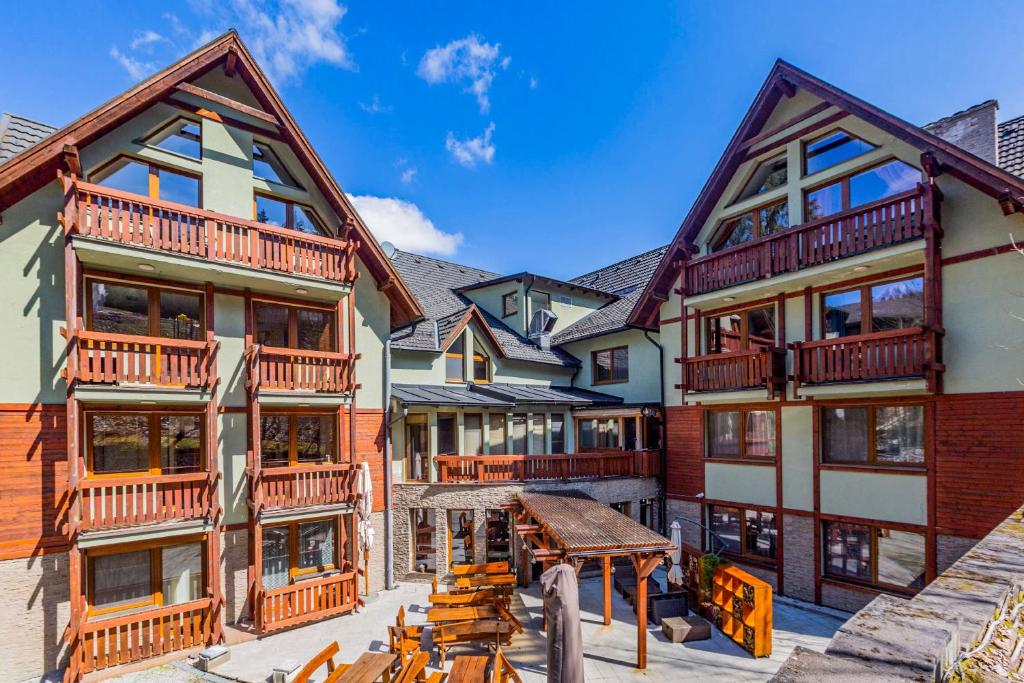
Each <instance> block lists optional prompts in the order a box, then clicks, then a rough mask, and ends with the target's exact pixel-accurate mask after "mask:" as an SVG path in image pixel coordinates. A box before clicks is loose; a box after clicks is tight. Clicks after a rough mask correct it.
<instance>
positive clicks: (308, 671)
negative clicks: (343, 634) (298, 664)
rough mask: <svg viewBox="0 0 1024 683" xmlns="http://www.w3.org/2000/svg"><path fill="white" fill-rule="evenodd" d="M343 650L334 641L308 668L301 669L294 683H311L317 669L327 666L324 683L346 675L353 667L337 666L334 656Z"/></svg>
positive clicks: (309, 663)
mask: <svg viewBox="0 0 1024 683" xmlns="http://www.w3.org/2000/svg"><path fill="white" fill-rule="evenodd" d="M340 650H341V648H339V647H338V641H334V642H333V643H331V644H330V645H328V646H327V647H325V648H324V649H323V650H321V651H320V652H319V654H317V656H316V657H313V659H311V660H309V661H308V662H307V663H306V666H304V667H302V668H301V669H299V673H297V674H295V678H293V679H292V683H309V679H310V677H311V676H312V675H313V674H314V673H316V671H317V669H319V668H320V667H321V666H324V665H325V664H326V665H327V678H326V679H324V682H325V683H327V682H328V681H330V682H331V683H333V681H336V680H337V679H338V678H340V677H341V674H343V673H345V671H347V670H348V669H349V667H350V666H351V665H350V664H335V663H334V655H336V654H338V652H339V651H340Z"/></svg>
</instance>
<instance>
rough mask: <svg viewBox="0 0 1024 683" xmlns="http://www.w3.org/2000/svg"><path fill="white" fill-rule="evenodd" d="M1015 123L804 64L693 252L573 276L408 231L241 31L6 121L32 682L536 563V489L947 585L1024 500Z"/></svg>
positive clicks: (8, 472)
mask: <svg viewBox="0 0 1024 683" xmlns="http://www.w3.org/2000/svg"><path fill="white" fill-rule="evenodd" d="M996 109H997V106H996V104H995V103H994V102H987V103H984V104H982V105H978V106H977V107H973V108H971V109H969V110H967V111H964V112H960V113H959V114H956V115H954V116H952V117H949V118H947V119H943V120H941V121H938V122H935V123H934V124H930V125H928V126H924V127H919V126H914V125H911V124H908V123H906V122H904V121H902V120H900V119H898V118H896V117H894V116H892V115H890V114H888V113H886V112H884V111H881V110H879V109H878V108H877V107H873V106H872V105H870V104H868V103H866V102H864V101H862V100H859V99H857V98H855V97H853V96H851V95H849V94H847V93H844V92H842V91H840V90H839V89H837V88H835V87H833V86H831V85H829V84H827V83H824V82H822V81H820V80H818V79H816V78H814V77H812V76H810V75H809V74H806V73H804V72H802V71H800V70H798V69H796V68H794V67H792V66H789V65H787V64H784V63H781V62H780V63H778V64H777V65H776V66H775V67H774V68H773V70H772V72H771V74H770V75H769V77H768V79H767V81H766V82H765V84H764V86H763V87H762V89H761V91H760V92H759V93H758V94H757V96H756V98H755V100H754V103H753V104H752V106H751V108H750V110H749V111H748V113H747V115H746V116H745V117H744V119H743V121H742V123H741V125H740V127H739V129H738V130H737V132H736V134H735V135H734V137H733V139H732V141H731V142H730V143H729V146H728V147H727V149H726V150H725V152H724V154H723V156H722V159H721V160H720V161H719V163H718V165H717V166H716V167H715V168H714V169H713V171H712V174H711V176H710V178H709V180H708V182H707V184H706V185H705V187H704V189H703V190H702V191H701V193H700V195H699V197H698V198H697V201H696V203H695V204H694V205H693V207H692V209H691V210H690V212H689V213H688V215H687V216H686V218H685V220H684V221H683V224H682V226H681V227H680V229H679V231H678V233H677V234H676V235H675V237H674V239H673V240H672V242H671V243H670V244H669V245H668V246H667V247H662V248H659V249H655V250H651V251H648V252H645V253H642V254H639V255H636V256H629V254H630V253H633V251H632V250H628V251H626V252H625V253H623V254H621V257H622V259H623V260H621V261H619V262H617V263H614V264H612V265H610V266H608V267H606V268H602V269H600V270H597V271H594V272H592V273H587V274H585V275H581V276H579V277H576V278H572V279H570V280H567V281H563V280H559V279H555V278H551V277H545V276H543V275H540V274H534V273H526V272H524V273H517V274H512V275H502V274H499V273H493V272H487V271H483V270H480V269H477V268H473V267H470V266H467V265H460V264H455V263H450V262H447V261H441V260H438V259H434V258H429V257H426V256H421V255H417V254H413V253H409V252H404V251H399V250H397V249H394V248H393V247H391V246H390V245H388V244H383V245H382V244H378V243H377V241H376V240H375V239H374V238H373V236H372V235H371V234H370V232H369V230H368V229H367V228H366V226H365V225H364V224H363V222H362V221H361V219H360V218H359V216H358V214H357V213H356V212H355V211H354V209H353V208H352V206H351V205H350V203H349V201H348V200H347V198H346V197H345V195H344V193H343V192H342V191H341V189H340V188H339V187H338V185H337V183H336V182H335V181H334V180H333V178H332V177H331V176H330V174H329V172H328V171H327V169H326V167H325V166H324V164H323V162H322V161H321V160H320V159H319V158H318V157H317V155H316V153H315V151H314V150H313V148H312V147H311V145H310V143H309V142H308V141H307V140H306V138H305V137H304V135H303V134H302V132H301V131H300V130H299V128H298V126H297V125H296V123H295V121H294V120H293V119H292V117H291V116H290V115H289V113H288V111H287V109H286V108H285V106H284V104H283V103H282V101H281V100H280V98H279V97H278V95H277V94H276V93H275V91H274V90H273V88H272V87H271V85H270V84H269V83H268V81H267V79H266V78H265V76H264V75H263V73H262V72H261V71H260V68H259V66H258V65H257V64H256V63H255V61H254V60H253V58H252V56H251V55H250V54H249V52H248V51H247V50H246V48H245V46H244V45H243V44H242V43H241V41H240V40H239V39H238V37H237V35H236V34H235V33H234V32H229V33H227V34H225V35H224V36H221V37H220V38H217V39H216V40H214V41H213V42H211V43H209V44H208V45H206V46H204V47H202V48H199V49H198V50H196V51H195V52H193V53H192V54H190V55H188V56H187V57H185V58H184V59H182V60H181V61H180V62H178V63H176V64H174V65H172V66H171V67H169V68H167V69H165V70H163V71H161V72H159V73H157V74H155V75H154V76H152V77H150V78H148V79H146V80H145V81H143V82H142V83H139V84H138V85H136V86H135V87H133V88H132V89H130V90H129V91H127V92H125V93H123V94H122V95H119V96H118V97H116V98H114V99H113V100H111V101H109V102H107V103H106V104H103V105H102V106H100V107H99V108H97V109H95V110H93V111H91V112H89V113H88V114H86V115H84V116H82V117H81V118H80V119H78V120H77V121H75V122H73V123H72V124H70V125H68V126H67V127H65V128H62V129H60V130H57V129H54V128H51V127H49V126H45V125H43V124H39V123H36V122H33V121H29V120H27V119H23V118H20V117H17V116H13V115H7V114H5V115H4V116H3V118H2V119H0V263H2V264H4V265H5V266H6V268H5V271H6V272H7V273H8V274H9V275H8V277H7V279H6V281H5V296H4V297H2V299H0V307H2V309H0V310H2V312H3V319H4V320H5V321H6V322H7V325H8V333H7V334H6V335H4V337H3V340H2V341H0V345H6V346H5V347H2V348H6V356H7V357H8V358H9V359H11V362H8V363H6V364H4V365H3V366H2V367H0V380H2V381H0V395H2V398H0V444H2V447H0V466H2V471H3V475H2V476H0V583H2V584H3V585H4V586H5V587H6V589H7V591H8V600H7V605H8V609H7V610H5V611H4V614H3V616H0V639H3V640H4V641H5V642H8V643H16V644H17V645H16V646H12V647H9V648H8V651H7V654H6V656H5V659H4V677H5V678H4V680H8V678H9V679H10V680H23V679H27V678H30V677H37V676H40V675H42V674H44V673H46V672H51V671H55V670H59V669H64V670H65V672H66V673H65V676H66V678H67V679H68V680H78V679H80V678H81V677H83V676H85V675H87V674H90V673H92V672H94V671H100V670H105V669H109V668H111V667H114V666H116V665H119V664H123V663H127V662H134V661H138V660H142V659H146V658H150V657H155V656H158V655H163V654H167V653H173V652H181V651H187V650H193V649H195V648H198V647H203V646H206V645H208V644H212V643H217V642H222V641H223V640H224V638H225V632H226V630H227V629H229V628H234V629H242V630H246V631H249V632H250V633H254V634H256V635H260V634H265V633H271V632H275V631H278V630H281V629H285V628H290V627H293V626H297V625H301V624H304V623H308V622H310V621H314V620H319V619H325V618H329V617H334V616H337V615H341V614H345V613H347V612H351V611H353V610H355V609H357V608H358V606H359V604H360V601H361V596H362V595H363V594H364V593H365V592H366V590H367V583H366V582H367V581H368V590H369V591H371V592H373V591H377V590H381V589H384V588H387V587H390V586H392V585H393V584H394V582H395V581H396V580H424V579H429V578H433V577H437V578H445V577H446V576H448V575H449V572H450V569H451V567H452V566H453V565H456V564H459V563H468V562H484V561H493V560H506V559H507V560H510V561H511V562H512V563H513V564H514V565H517V566H518V567H519V568H520V570H521V571H526V570H527V566H526V565H527V563H528V561H529V557H528V555H527V554H525V553H521V552H520V550H521V548H520V547H518V542H516V541H514V540H513V538H514V536H515V534H512V533H510V532H511V528H510V523H511V520H510V519H509V518H508V513H507V512H506V508H507V504H508V503H509V502H510V501H511V500H512V498H513V496H514V495H515V494H517V493H521V492H524V491H533V490H539V491H556V492H557V491H558V490H564V489H566V488H573V489H577V490H582V491H585V492H586V493H588V494H589V495H591V496H592V497H594V498H595V499H597V500H599V501H602V502H604V503H606V504H608V505H611V506H613V507H614V508H616V509H617V510H619V511H621V512H623V513H625V514H628V515H630V516H632V517H633V518H634V519H636V520H638V521H640V522H641V523H644V524H646V525H647V526H650V527H651V528H654V529H656V530H659V531H661V532H662V533H665V531H666V527H667V526H668V524H669V523H670V522H671V521H672V520H674V519H681V520H684V521H685V522H686V523H685V524H684V525H683V528H684V532H685V542H686V543H687V544H688V545H689V546H691V547H692V551H693V552H701V551H722V552H724V553H726V554H727V555H728V556H729V557H731V558H732V559H733V560H734V561H736V562H738V563H740V564H742V565H744V566H745V567H746V568H749V569H750V571H752V572H753V573H755V574H757V575H758V576H760V577H763V578H765V579H766V580H768V581H769V582H770V583H771V584H772V585H773V586H774V588H775V590H776V591H777V592H778V593H780V594H784V595H788V596H791V597H793V598H797V599H801V600H806V601H811V602H816V603H819V604H825V605H830V606H833V607H838V608H841V609H847V610H853V609H857V608H858V607H860V606H861V605H863V604H864V603H865V602H866V601H868V600H870V599H871V598H872V597H873V596H874V595H876V594H878V593H880V592H885V593H891V594H895V595H910V594H913V593H914V592H916V591H917V590H919V589H920V588H921V587H922V586H923V585H925V584H926V583H927V582H928V581H930V580H931V579H932V578H933V577H934V576H935V575H936V573H937V572H939V571H941V570H942V569H943V568H945V567H947V566H949V565H950V564H951V563H952V562H953V561H954V560H955V559H956V558H957V557H959V556H960V555H961V554H962V553H963V552H965V551H966V549H968V548H969V547H970V546H971V545H972V544H973V543H974V541H975V540H976V539H978V538H980V537H981V536H983V535H984V534H985V533H986V532H987V531H989V530H990V529H991V528H992V527H993V526H994V525H996V524H997V523H998V522H1000V521H1001V520H1002V519H1004V518H1005V517H1006V516H1007V515H1008V514H1009V512H1011V511H1012V510H1013V509H1015V508H1016V507H1018V506H1019V504H1020V500H1021V498H1024V471H1022V462H1024V453H1022V444H1024V419H1022V418H1024V391H1022V388H1021V381H1022V379H1024V364H1022V363H1021V362H1020V357H1021V348H1020V346H1021V339H1022V338H1024V334H1022V329H1024V328H1022V326H1021V323H1020V321H1019V316H1020V311H1019V310H1017V309H1019V302H1020V296H1021V294H1022V292H1021V282H1024V278H1022V277H1021V276H1022V273H1024V256H1022V255H1021V254H1020V253H1018V252H1017V250H1015V248H1014V246H1013V242H1012V235H1015V234H1016V235H1017V236H1018V237H1019V236H1020V235H1022V234H1024V221H1022V219H1021V215H1020V214H1021V211H1022V210H1024V180H1022V179H1021V177H1020V176H1021V175H1022V174H1024V118H1022V119H1016V120H1013V121H1008V122H1005V123H1002V124H997V122H996ZM666 237H668V235H666ZM1015 307H1017V308H1015ZM364 463H365V467H367V468H368V471H369V479H370V480H371V482H372V486H373V490H374V493H373V497H372V499H373V505H372V510H371V512H370V515H369V518H368V519H361V517H360V514H359V512H358V508H359V507H360V501H361V499H360V495H359V493H360V490H361V487H360V479H361V472H362V471H363V467H364ZM367 527H369V528H371V529H372V530H373V532H374V535H375V539H376V540H375V542H374V543H373V545H372V547H371V549H370V550H369V552H368V553H364V552H363V548H362V547H361V545H360V543H359V536H360V535H361V532H362V534H363V535H365V533H366V528H367Z"/></svg>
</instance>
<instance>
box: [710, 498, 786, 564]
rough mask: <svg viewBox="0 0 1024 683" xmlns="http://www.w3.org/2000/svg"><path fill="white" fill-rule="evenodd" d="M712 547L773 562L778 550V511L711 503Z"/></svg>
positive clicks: (712, 548) (711, 548)
mask: <svg viewBox="0 0 1024 683" xmlns="http://www.w3.org/2000/svg"><path fill="white" fill-rule="evenodd" d="M708 527H709V528H710V530H711V537H710V540H709V543H708V546H709V548H708V549H709V550H718V549H720V548H722V546H723V544H724V546H725V547H724V550H725V551H726V552H728V553H732V554H733V555H738V556H742V557H745V558H749V559H753V560H761V561H767V562H774V561H775V558H776V553H777V552H778V528H777V527H776V523H775V513H774V512H767V511H764V510H751V509H745V508H741V507H727V506H724V505H709V506H708Z"/></svg>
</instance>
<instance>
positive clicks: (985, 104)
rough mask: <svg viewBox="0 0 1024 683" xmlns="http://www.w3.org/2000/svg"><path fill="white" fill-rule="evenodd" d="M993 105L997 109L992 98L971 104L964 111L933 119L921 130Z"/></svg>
mask: <svg viewBox="0 0 1024 683" xmlns="http://www.w3.org/2000/svg"><path fill="white" fill-rule="evenodd" d="M993 104H994V105H996V109H998V108H999V100H997V99H993V98H989V99H987V100H985V101H984V102H978V103H977V104H972V105H971V106H969V107H967V108H966V109H961V110H960V111H955V112H953V113H952V114H946V115H945V116H943V117H942V118H940V119H935V120H934V121H932V122H931V123H926V124H924V125H922V126H921V128H929V127H931V126H936V125H938V124H940V123H945V122H946V121H949V120H950V119H955V118H957V117H958V116H963V115H964V114H967V113H969V112H972V111H975V110H978V109H981V108H982V107H988V106H991V105H993Z"/></svg>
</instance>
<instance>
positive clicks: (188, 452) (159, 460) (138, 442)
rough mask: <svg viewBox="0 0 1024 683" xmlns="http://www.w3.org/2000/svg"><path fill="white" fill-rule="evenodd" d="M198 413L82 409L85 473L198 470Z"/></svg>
mask: <svg viewBox="0 0 1024 683" xmlns="http://www.w3.org/2000/svg"><path fill="white" fill-rule="evenodd" d="M203 420H204V418H203V416H202V415H199V414H192V413H173V414H163V415H160V414H156V413H141V412H139V413H134V412H133V413H108V412H88V413H86V429H87V439H88V441H87V446H88V453H89V460H88V464H89V472H90V473H92V474H117V473H131V472H148V473H151V474H161V473H162V474H179V473H186V472H198V471H200V470H201V469H202V468H203V466H204V458H203V456H204V453H205V450H206V449H205V444H204V438H203V434H204V429H203Z"/></svg>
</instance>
